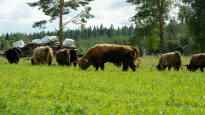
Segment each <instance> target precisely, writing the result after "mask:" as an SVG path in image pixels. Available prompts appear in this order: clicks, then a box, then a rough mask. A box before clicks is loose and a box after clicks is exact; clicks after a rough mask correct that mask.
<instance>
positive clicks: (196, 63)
mask: <svg viewBox="0 0 205 115" xmlns="http://www.w3.org/2000/svg"><path fill="white" fill-rule="evenodd" d="M186 66H187V69H188V70H189V71H196V70H197V69H199V68H200V70H201V72H203V71H204V67H205V53H199V54H194V55H192V57H191V60H190V63H189V64H188V65H186Z"/></svg>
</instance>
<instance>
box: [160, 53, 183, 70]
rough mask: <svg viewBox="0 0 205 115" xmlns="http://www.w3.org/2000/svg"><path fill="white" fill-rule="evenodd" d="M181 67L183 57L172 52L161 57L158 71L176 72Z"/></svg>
mask: <svg viewBox="0 0 205 115" xmlns="http://www.w3.org/2000/svg"><path fill="white" fill-rule="evenodd" d="M180 67H181V55H180V53H179V52H170V53H165V54H162V55H161V56H160V59H159V64H158V65H157V69H158V70H165V69H166V68H168V70H171V68H174V69H175V70H177V71H178V70H179V69H180Z"/></svg>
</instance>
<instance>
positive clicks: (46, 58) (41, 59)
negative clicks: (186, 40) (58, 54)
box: [31, 46, 53, 65]
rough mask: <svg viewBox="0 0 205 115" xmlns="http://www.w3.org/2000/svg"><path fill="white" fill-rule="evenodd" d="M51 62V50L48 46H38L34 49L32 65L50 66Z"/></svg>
mask: <svg viewBox="0 0 205 115" xmlns="http://www.w3.org/2000/svg"><path fill="white" fill-rule="evenodd" d="M52 60H53V50H52V49H51V48H50V47H48V46H40V47H37V48H35V49H34V51H33V56H32V57H31V63H32V65H36V64H48V65H51V64H52Z"/></svg>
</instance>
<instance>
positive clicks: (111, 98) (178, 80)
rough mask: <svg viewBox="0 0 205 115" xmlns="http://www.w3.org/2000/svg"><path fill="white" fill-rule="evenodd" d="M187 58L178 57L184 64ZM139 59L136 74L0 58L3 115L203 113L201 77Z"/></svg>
mask: <svg viewBox="0 0 205 115" xmlns="http://www.w3.org/2000/svg"><path fill="white" fill-rule="evenodd" d="M188 59H189V58H183V63H184V64H186V63H188ZM157 62H158V60H157V58H156V57H144V59H142V62H141V63H142V64H141V65H140V68H139V69H138V70H137V71H136V72H131V71H129V72H122V71H121V70H120V69H119V68H117V67H115V66H113V65H112V64H108V65H106V68H105V71H99V72H96V71H95V70H94V68H90V69H89V70H87V71H82V70H80V69H79V68H73V67H59V66H31V64H30V62H29V61H28V60H21V62H20V64H19V65H9V64H7V62H6V60H5V59H2V58H1V59H0V70H1V71H0V87H1V88H0V114H2V115H13V114H15V115H28V114H29V115H42V114H44V115H93V114H99V115H109V114H114V115H117V114H119V115H133V114H137V115H138V114H140V115H157V114H165V115H177V114H180V115H193V114H194V115H195V114H196V115H203V114H205V111H204V107H205V98H204V95H205V90H204V88H205V85H204V82H205V78H204V73H201V72H188V71H186V70H185V69H183V70H180V71H179V72H175V71H170V72H168V71H164V72H159V71H157V70H156V69H155V68H154V67H153V64H156V63H157Z"/></svg>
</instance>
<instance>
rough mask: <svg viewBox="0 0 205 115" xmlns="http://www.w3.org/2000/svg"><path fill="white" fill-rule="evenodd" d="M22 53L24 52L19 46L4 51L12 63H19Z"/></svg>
mask: <svg viewBox="0 0 205 115" xmlns="http://www.w3.org/2000/svg"><path fill="white" fill-rule="evenodd" d="M21 54H22V52H21V49H19V48H11V49H8V50H7V51H5V52H4V55H5V57H6V59H7V60H8V62H9V63H10V64H13V63H15V64H18V62H19V59H20V57H21Z"/></svg>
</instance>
